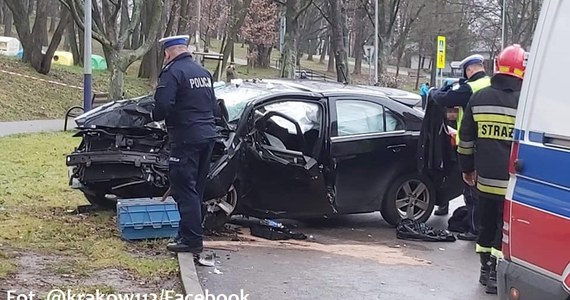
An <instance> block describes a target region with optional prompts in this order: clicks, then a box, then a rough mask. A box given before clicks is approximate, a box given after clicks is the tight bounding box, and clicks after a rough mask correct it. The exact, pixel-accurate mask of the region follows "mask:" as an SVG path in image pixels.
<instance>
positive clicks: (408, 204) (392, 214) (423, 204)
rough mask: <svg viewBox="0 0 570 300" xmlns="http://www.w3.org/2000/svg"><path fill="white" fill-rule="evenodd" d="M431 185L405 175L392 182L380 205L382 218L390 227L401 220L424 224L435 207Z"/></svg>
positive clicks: (412, 176) (419, 178)
mask: <svg viewBox="0 0 570 300" xmlns="http://www.w3.org/2000/svg"><path fill="white" fill-rule="evenodd" d="M435 200H436V199H435V189H434V188H433V184H432V183H431V182H430V181H429V180H428V179H426V178H425V177H421V176H418V175H413V174H409V175H405V176H402V177H399V178H398V179H396V180H394V182H393V183H392V184H391V185H390V189H389V190H388V193H387V194H386V197H385V198H384V202H383V203H382V209H381V210H380V212H381V214H382V217H383V218H384V220H386V222H388V223H389V224H391V225H394V226H395V225H398V223H399V222H400V221H401V220H403V219H412V220H416V221H419V222H425V221H427V219H429V217H430V216H431V213H432V212H433V208H434V205H435Z"/></svg>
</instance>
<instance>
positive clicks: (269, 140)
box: [246, 111, 332, 216]
mask: <svg viewBox="0 0 570 300" xmlns="http://www.w3.org/2000/svg"><path fill="white" fill-rule="evenodd" d="M284 123H288V124H287V125H288V126H287V127H288V128H290V129H292V128H293V127H294V128H295V130H294V131H295V133H290V131H288V130H287V129H284V128H283V127H282V126H280V125H279V124H281V125H283V124H284ZM277 130H285V131H286V132H287V133H286V134H285V135H284V136H280V137H279V136H276V135H274V134H272V133H275V132H276V131H277ZM250 138H251V139H250V143H248V146H247V151H246V152H247V154H246V156H247V162H248V163H247V164H248V167H247V169H248V171H249V172H248V176H247V177H248V178H249V180H251V182H250V183H251V186H252V190H251V195H250V197H248V198H250V201H251V202H250V203H248V204H249V206H251V208H253V209H252V210H253V211H255V212H256V214H257V215H259V214H260V213H261V215H267V216H279V215H280V214H287V216H314V215H325V214H329V213H331V212H332V208H331V205H330V202H329V201H328V198H327V188H326V184H325V180H324V178H323V172H322V167H321V166H320V165H319V163H318V162H317V160H316V159H315V158H313V157H311V156H308V155H306V154H305V153H303V149H304V148H305V147H304V146H305V138H304V136H303V132H302V130H301V127H300V125H299V123H297V122H296V121H295V119H293V118H291V117H290V116H287V115H285V114H284V113H281V112H278V111H269V112H266V113H265V114H263V115H262V116H261V117H260V118H259V119H257V120H256V121H255V128H254V130H253V132H252V133H251V134H250ZM291 145H294V146H291Z"/></svg>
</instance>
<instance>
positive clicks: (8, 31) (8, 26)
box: [4, 6, 14, 36]
mask: <svg viewBox="0 0 570 300" xmlns="http://www.w3.org/2000/svg"><path fill="white" fill-rule="evenodd" d="M12 23H14V18H13V17H12V12H11V11H10V9H8V6H6V7H5V8H4V35H5V36H12Z"/></svg>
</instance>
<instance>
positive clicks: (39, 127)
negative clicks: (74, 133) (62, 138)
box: [0, 119, 75, 136]
mask: <svg viewBox="0 0 570 300" xmlns="http://www.w3.org/2000/svg"><path fill="white" fill-rule="evenodd" d="M63 122H64V120H35V121H16V122H0V136H7V135H12V134H18V133H32V132H43V131H59V130H63ZM74 126H75V123H73V120H72V119H70V120H69V124H68V127H70V128H73V127H74Z"/></svg>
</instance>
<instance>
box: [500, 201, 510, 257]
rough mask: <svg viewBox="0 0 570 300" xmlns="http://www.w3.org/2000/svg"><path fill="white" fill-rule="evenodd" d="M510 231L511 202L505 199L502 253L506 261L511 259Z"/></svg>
mask: <svg viewBox="0 0 570 300" xmlns="http://www.w3.org/2000/svg"><path fill="white" fill-rule="evenodd" d="M510 229H511V201H510V200H508V199H505V203H504V209H503V246H502V249H501V251H502V252H503V256H504V258H505V259H507V260H508V259H510V258H511V248H510Z"/></svg>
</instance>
